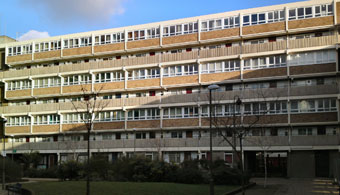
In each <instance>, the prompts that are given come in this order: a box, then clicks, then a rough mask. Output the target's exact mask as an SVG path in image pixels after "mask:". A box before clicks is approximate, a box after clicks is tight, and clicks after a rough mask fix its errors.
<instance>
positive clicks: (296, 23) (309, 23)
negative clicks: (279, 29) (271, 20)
mask: <svg viewBox="0 0 340 195" xmlns="http://www.w3.org/2000/svg"><path fill="white" fill-rule="evenodd" d="M333 23H334V17H333V16H325V17H319V18H308V19H304V20H292V21H288V27H289V29H297V28H308V27H314V26H325V25H333Z"/></svg>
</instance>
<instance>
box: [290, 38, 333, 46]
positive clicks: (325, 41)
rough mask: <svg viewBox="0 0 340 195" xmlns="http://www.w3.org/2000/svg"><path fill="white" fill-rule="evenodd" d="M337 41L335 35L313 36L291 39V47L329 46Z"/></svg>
mask: <svg viewBox="0 0 340 195" xmlns="http://www.w3.org/2000/svg"><path fill="white" fill-rule="evenodd" d="M335 43H336V36H335V35H329V36H322V37H312V38H305V39H297V40H289V49H297V48H306V47H318V46H327V45H334V44H335Z"/></svg>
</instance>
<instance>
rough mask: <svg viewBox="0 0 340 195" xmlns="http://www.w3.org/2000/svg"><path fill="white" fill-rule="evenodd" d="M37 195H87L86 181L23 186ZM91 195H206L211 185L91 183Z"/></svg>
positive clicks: (217, 189)
mask: <svg viewBox="0 0 340 195" xmlns="http://www.w3.org/2000/svg"><path fill="white" fill-rule="evenodd" d="M23 187H24V188H27V189H30V190H32V191H34V193H35V195H59V194H60V195H61V194H62V195H68V194H69V195H77V194H81V195H82V194H85V187H86V182H85V181H65V182H36V183H26V184H23ZM236 187H237V186H215V194H216V195H222V194H224V193H226V192H228V191H229V190H231V189H233V188H236ZM91 194H93V195H101V194H110V195H111V194H112V195H206V194H209V185H190V184H175V183H135V182H91Z"/></svg>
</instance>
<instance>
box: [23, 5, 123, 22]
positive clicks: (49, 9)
mask: <svg viewBox="0 0 340 195" xmlns="http://www.w3.org/2000/svg"><path fill="white" fill-rule="evenodd" d="M124 1H126V0H24V1H22V5H23V6H24V7H26V8H27V6H29V7H31V8H33V9H36V11H38V14H40V16H41V17H43V18H46V17H47V18H48V19H51V20H52V22H54V23H58V24H62V25H65V24H74V23H83V24H88V23H90V24H93V23H94V22H96V23H98V24H102V23H106V22H108V21H109V20H110V19H111V17H112V16H113V15H116V14H123V13H124V9H123V7H122V4H123V2H124Z"/></svg>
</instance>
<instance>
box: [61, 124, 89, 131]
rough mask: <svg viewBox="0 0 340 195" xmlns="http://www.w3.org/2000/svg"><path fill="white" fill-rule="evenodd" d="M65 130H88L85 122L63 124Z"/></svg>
mask: <svg viewBox="0 0 340 195" xmlns="http://www.w3.org/2000/svg"><path fill="white" fill-rule="evenodd" d="M62 130H63V131H85V130H87V128H86V126H85V124H82V123H78V124H63V126H62Z"/></svg>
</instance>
